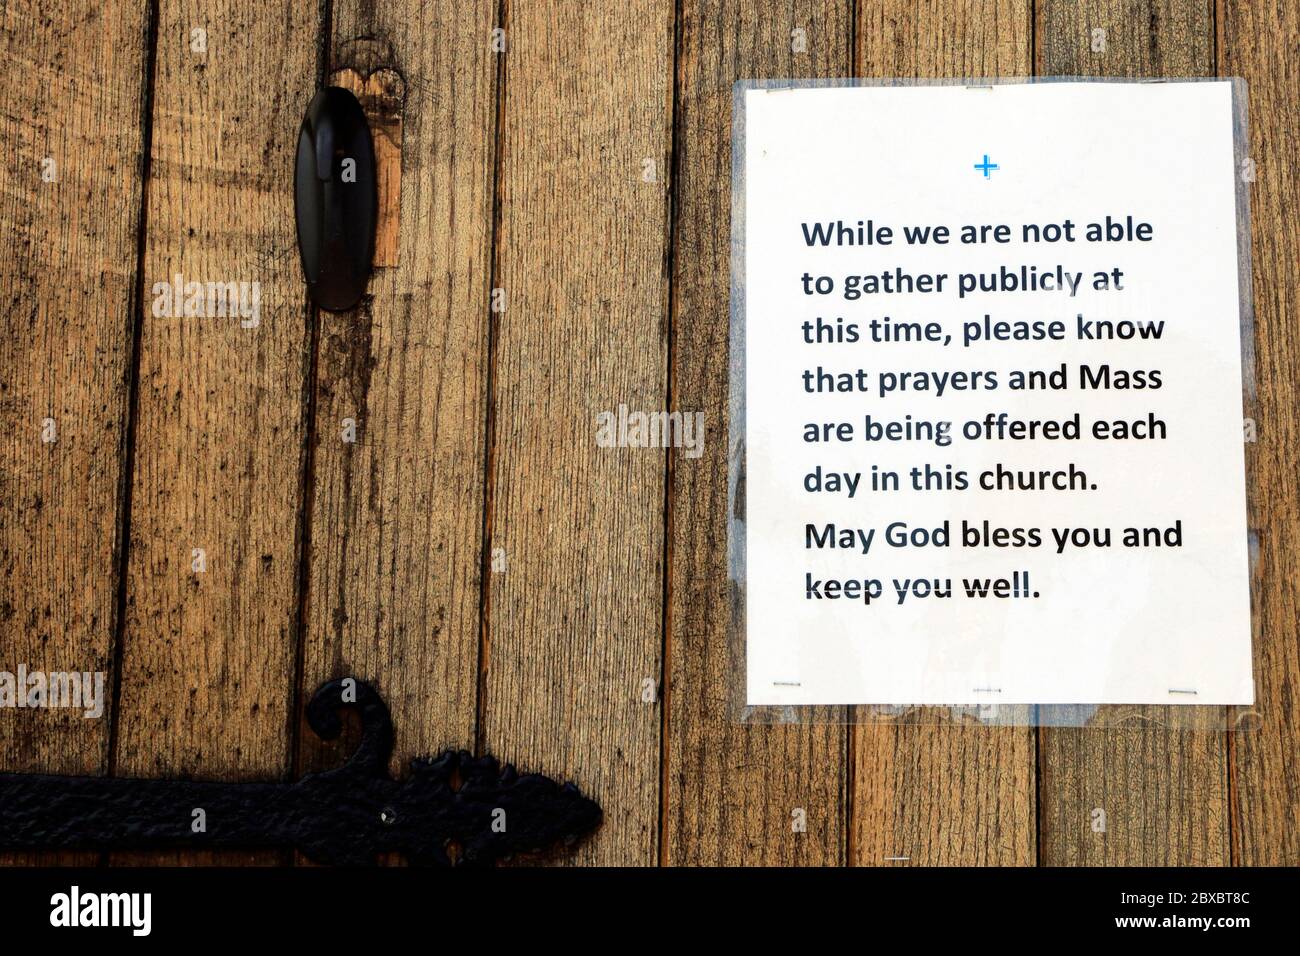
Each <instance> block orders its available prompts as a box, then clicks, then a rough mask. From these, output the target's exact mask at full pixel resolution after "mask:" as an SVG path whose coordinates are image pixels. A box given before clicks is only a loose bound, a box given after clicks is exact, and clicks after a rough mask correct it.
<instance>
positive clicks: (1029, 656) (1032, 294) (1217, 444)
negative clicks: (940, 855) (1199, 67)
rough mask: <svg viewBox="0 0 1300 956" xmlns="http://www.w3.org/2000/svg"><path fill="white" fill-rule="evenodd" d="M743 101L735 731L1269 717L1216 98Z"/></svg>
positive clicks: (915, 91)
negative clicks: (897, 715) (1050, 710)
mask: <svg viewBox="0 0 1300 956" xmlns="http://www.w3.org/2000/svg"><path fill="white" fill-rule="evenodd" d="M742 95H743V97H744V110H745V115H744V117H743V119H744V154H743V160H742V162H743V174H744V185H743V190H744V192H743V203H744V205H743V242H744V250H743V254H744V263H743V273H742V274H743V283H744V285H743V295H744V342H745V348H744V361H745V390H744V401H745V415H744V427H745V455H746V482H745V488H744V495H745V509H746V531H745V536H746V548H745V569H746V582H745V595H746V597H745V602H746V627H747V637H746V667H747V674H746V683H747V695H746V697H747V701H748V703H749V704H752V705H785V704H868V703H871V704H972V703H979V704H987V703H998V704H1032V703H1037V704H1085V703H1095V704H1101V703H1133V704H1138V703H1150V704H1249V703H1252V702H1253V700H1254V689H1253V682H1252V678H1251V648H1250V592H1249V580H1248V557H1247V529H1246V495H1245V472H1244V447H1243V418H1242V374H1241V342H1240V330H1239V293H1238V249H1237V239H1236V207H1235V199H1234V190H1235V183H1236V176H1237V175H1238V171H1237V170H1236V169H1235V168H1234V157H1233V131H1232V117H1233V114H1232V99H1231V98H1232V88H1231V85H1230V83H1228V82H1172V83H1164V84H1114V83H1104V84H1103V83H1083V82H1069V83H1050V84H1024V85H1005V86H995V87H993V88H984V89H974V88H966V87H963V86H928V87H927V86H913V87H864V88H821V89H809V88H805V89H767V90H765V89H749V90H745V91H744V92H743V94H742ZM738 221H739V220H738Z"/></svg>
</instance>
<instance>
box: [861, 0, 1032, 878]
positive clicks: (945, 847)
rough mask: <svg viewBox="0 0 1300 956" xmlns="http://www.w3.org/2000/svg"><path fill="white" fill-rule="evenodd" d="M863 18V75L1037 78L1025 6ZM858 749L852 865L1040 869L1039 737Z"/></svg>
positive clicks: (941, 4)
mask: <svg viewBox="0 0 1300 956" xmlns="http://www.w3.org/2000/svg"><path fill="white" fill-rule="evenodd" d="M858 18H859V19H858V29H857V40H858V51H857V60H856V62H857V72H858V74H859V75H862V76H878V77H970V78H975V77H993V76H1007V75H1010V76H1023V75H1025V74H1027V73H1028V72H1029V70H1030V65H1031V63H1030V23H1031V19H1030V6H1029V4H1028V2H1026V0H987V2H983V3H965V2H952V0H927V2H924V3H920V4H917V3H906V2H901V0H899V2H894V0H891V2H887V3H867V4H860V5H859V7H858ZM975 95H979V94H975ZM851 749H852V753H853V759H852V801H853V802H852V807H853V815H852V819H851V821H850V835H849V837H850V847H851V852H850V862H851V863H853V864H854V865H858V866H895V865H903V864H906V865H912V866H916V865H958V864H960V865H1013V864H1028V863H1033V862H1034V858H1035V852H1036V849H1035V842H1036V841H1035V826H1034V787H1035V777H1034V732H1033V730H1032V729H1031V728H1027V727H1011V726H1007V727H957V726H952V725H950V724H949V723H948V722H947V720H946V717H945V716H943V715H942V714H939V713H935V714H932V715H928V716H922V717H919V718H916V719H915V720H913V721H910V722H904V723H899V724H880V723H862V724H859V725H857V726H856V727H854V728H853V736H852V748H851Z"/></svg>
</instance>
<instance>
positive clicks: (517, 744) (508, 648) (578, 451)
mask: <svg viewBox="0 0 1300 956" xmlns="http://www.w3.org/2000/svg"><path fill="white" fill-rule="evenodd" d="M506 30H507V34H508V41H507V42H508V50H509V52H508V53H507V54H506V57H507V60H506V66H505V80H504V82H505V87H504V94H503V101H502V110H503V113H502V116H501V134H500V135H501V159H500V171H499V177H500V195H501V207H500V226H499V230H498V235H497V252H496V255H497V273H498V274H497V278H496V283H495V284H496V285H497V286H498V287H500V288H501V289H503V290H504V295H505V297H506V298H505V303H506V308H505V311H503V312H500V313H496V314H494V315H493V324H494V342H495V345H494V349H493V362H494V372H493V389H492V392H493V394H492V410H493V423H492V434H493V436H494V446H493V450H492V452H491V496H490V499H489V509H490V515H491V519H490V527H489V531H490V546H491V547H492V548H493V549H494V550H495V549H502V550H501V551H500V552H498V555H499V562H498V566H499V567H501V566H504V570H501V571H499V572H494V573H492V574H491V575H489V577H488V581H487V586H488V588H489V590H490V599H489V602H488V606H487V621H486V624H487V629H486V633H485V640H484V659H483V667H484V674H483V678H482V683H483V687H482V693H483V700H482V726H481V736H482V742H483V744H484V745H485V748H486V749H487V750H490V751H491V752H493V753H495V754H497V755H498V756H500V757H501V758H503V759H508V760H511V761H514V762H516V763H519V764H521V765H523V766H527V767H528V769H531V770H539V771H542V772H545V773H548V774H550V775H552V776H555V777H561V778H564V779H569V780H573V781H575V782H577V783H578V784H579V785H580V786H582V787H583V789H584V790H586V791H587V792H589V793H591V794H592V795H593V796H594V797H595V798H596V799H597V800H599V801H600V802H601V803H602V805H603V806H604V808H605V823H604V825H603V826H602V827H601V829H600V831H599V832H598V833H597V834H596V836H595V837H594V839H593V840H591V841H589V842H587V843H586V844H584V846H583V847H582V848H581V849H580V850H579V852H577V853H576V854H575V855H574V857H573V859H574V860H576V861H579V862H588V863H592V862H599V863H609V864H613V863H620V864H648V863H652V862H654V861H655V859H656V856H657V854H656V847H657V837H658V832H657V831H658V816H659V756H660V751H659V747H660V736H659V725H660V709H659V706H658V701H657V697H658V693H657V686H658V684H659V682H660V681H661V679H662V660H661V658H662V636H663V635H662V631H663V621H662V604H663V590H664V580H663V573H664V567H663V546H664V452H663V451H662V450H660V449H650V448H617V447H616V448H602V447H599V446H598V445H597V443H596V438H597V415H598V414H599V413H601V412H609V411H616V410H617V408H618V406H619V405H620V404H625V405H627V406H628V408H630V409H639V410H649V411H655V410H660V411H662V410H663V409H664V407H665V403H666V398H667V394H666V393H667V388H666V385H667V368H666V366H667V330H668V282H667V275H666V269H667V259H668V256H667V251H668V246H667V236H668V202H667V186H666V183H667V172H668V168H669V155H670V129H669V122H670V121H669V116H670V105H671V103H670V101H671V95H672V37H673V4H672V3H669V2H666V0H629V2H626V3H621V4H617V5H614V6H609V5H604V4H582V5H578V4H565V5H559V6H550V7H547V6H544V5H540V4H517V5H516V4H510V5H509V15H508V22H507V23H506ZM646 161H649V164H647V162H646ZM647 173H652V174H653V175H652V176H651V177H650V180H649V181H647V179H646V178H643V177H646V175H647ZM647 681H649V682H652V683H651V684H649V685H647V684H646V682H647ZM646 687H650V688H651V689H652V691H654V693H653V695H652V699H651V701H650V702H643V693H644V691H645V688H646Z"/></svg>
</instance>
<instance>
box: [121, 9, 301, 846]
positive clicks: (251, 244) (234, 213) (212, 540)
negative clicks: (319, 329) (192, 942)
mask: <svg viewBox="0 0 1300 956" xmlns="http://www.w3.org/2000/svg"><path fill="white" fill-rule="evenodd" d="M195 29H201V30H206V47H207V50H206V53H200V52H196V51H195V49H194V48H193V45H194V37H195V35H194V34H193V32H192V31H194V30H195ZM318 35H319V24H318V22H317V11H316V8H315V5H303V4H299V3H291V2H288V0H282V2H276V3H271V4H259V5H257V6H252V5H249V4H246V3H242V2H235V0H212V2H208V3H203V4H194V3H180V2H176V0H164V2H162V3H161V4H160V9H159V19H158V44H157V53H156V59H157V66H156V78H155V82H154V94H153V125H152V131H153V132H152V145H153V148H152V159H151V172H150V178H149V181H148V183H147V186H146V188H147V203H148V206H147V208H148V222H147V230H146V232H147V234H146V236H145V258H144V281H145V289H146V292H147V293H148V292H150V291H151V290H152V287H153V285H154V284H155V283H159V282H167V281H169V280H170V279H171V277H172V276H174V275H175V274H181V275H183V276H184V277H185V279H186V281H199V282H209V281H214V282H216V281H219V282H240V281H242V282H249V283H251V282H254V281H256V282H258V283H260V290H261V303H260V321H259V322H258V323H257V324H256V326H253V325H252V322H253V320H252V318H251V316H250V317H249V318H240V317H230V316H226V317H202V316H198V317H180V318H174V317H165V316H164V317H158V316H155V315H154V314H153V313H152V309H151V306H152V305H153V304H154V303H153V302H151V301H146V302H144V303H142V306H143V308H144V310H145V311H144V314H143V316H142V320H141V321H142V332H141V342H140V359H139V386H138V387H139V397H138V413H137V424H136V430H135V435H136V442H135V467H134V475H133V476H132V481H133V485H132V507H131V514H130V542H129V544H130V550H129V552H128V565H127V569H126V574H127V604H126V621H125V632H124V635H123V648H122V686H121V708H120V715H119V722H118V735H117V753H116V765H115V770H116V772H117V773H119V774H122V775H132V774H134V775H142V776H164V775H177V774H191V775H194V776H202V777H215V778H221V779H249V778H268V779H269V778H276V777H283V776H285V775H287V773H288V772H289V769H290V755H289V733H288V728H289V710H290V705H291V701H292V700H293V696H294V680H293V676H294V675H293V671H294V664H295V650H294V645H295V640H296V634H295V633H294V631H295V628H294V622H295V615H296V613H297V600H296V582H297V577H298V574H297V567H296V539H297V532H298V524H299V520H298V519H299V511H300V507H301V505H302V500H301V485H302V475H301V470H302V463H303V457H304V454H303V453H304V448H305V443H304V434H305V431H304V430H305V424H306V415H305V412H306V406H307V403H306V401H305V397H306V385H307V367H308V360H309V348H308V343H309V341H310V337H309V335H308V331H309V326H308V316H309V313H308V311H307V309H306V294H305V286H304V284H303V281H302V276H301V269H300V266H299V262H298V253H297V246H296V238H295V231H294V216H293V196H292V182H293V172H292V170H293V156H294V149H295V146H296V143H297V134H298V127H299V124H300V123H301V120H302V114H303V111H304V110H305V109H306V106H307V103H308V102H309V100H310V98H311V96H312V94H313V93H314V91H315V87H316V85H317V82H318V80H317V59H318V57H317V43H318V40H319V36H318ZM149 297H150V296H147V298H149ZM245 326H249V327H245ZM195 549H202V550H203V552H204V560H205V561H206V571H204V572H201V573H196V571H195V570H194V567H195V562H196V560H197V558H196V556H195ZM236 858H238V859H250V860H254V859H255V860H259V861H265V860H269V859H272V857H270V856H269V855H266V854H262V855H250V856H248V857H234V858H231V859H236ZM150 859H154V858H152V857H150Z"/></svg>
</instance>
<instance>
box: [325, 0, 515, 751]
mask: <svg viewBox="0 0 1300 956" xmlns="http://www.w3.org/2000/svg"><path fill="white" fill-rule="evenodd" d="M495 17H496V4H495V3H494V2H479V3H477V4H465V3H462V4H456V5H454V6H453V5H442V6H438V7H433V8H430V7H428V6H427V5H425V4H423V3H418V2H416V0H410V2H406V3H388V4H383V5H381V6H378V7H372V6H371V5H370V4H364V3H355V2H350V0H348V2H344V0H339V2H336V3H335V5H334V11H333V17H332V29H333V39H332V42H331V51H332V52H331V58H330V60H331V62H330V69H331V71H338V70H341V69H343V70H350V71H355V72H354V73H353V75H354V76H356V75H359V76H362V77H365V76H369V77H370V80H371V82H372V85H373V81H374V79H375V77H378V76H380V75H381V74H382V75H384V76H385V77H386V78H387V79H386V85H387V86H388V87H389V94H388V96H387V99H388V100H390V102H389V103H388V105H387V106H386V107H384V111H385V112H386V113H388V114H389V117H390V118H389V119H388V120H387V121H386V122H384V123H382V124H375V123H372V129H373V130H374V131H375V135H376V138H377V139H380V140H382V139H383V138H385V136H386V135H387V134H386V132H385V130H386V129H393V128H396V129H399V130H400V131H401V154H400V156H398V157H396V161H395V162H392V163H390V164H388V165H387V166H385V165H382V164H381V177H382V176H383V175H384V174H385V173H391V174H394V175H400V176H401V177H402V178H403V179H404V182H402V183H401V204H400V210H398V209H394V210H391V212H392V213H393V214H395V215H396V216H397V221H394V222H386V221H385V220H384V219H383V217H382V216H381V221H380V227H379V232H380V233H381V234H384V233H388V234H391V235H392V236H393V237H394V242H393V243H392V259H391V262H390V266H391V267H388V268H378V269H376V271H375V273H374V275H373V276H372V277H371V281H370V290H369V295H368V297H367V298H366V300H364V301H363V304H362V305H361V307H359V308H358V309H356V310H354V311H352V312H350V313H347V314H329V313H322V314H321V316H320V322H321V329H320V344H319V355H318V359H317V379H316V427H315V447H314V476H315V492H314V499H313V502H312V514H311V535H310V557H311V560H310V577H309V588H310V591H309V609H308V614H307V625H306V631H305V635H304V650H303V665H304V675H305V676H304V682H303V685H304V691H305V693H304V695H303V698H304V699H306V698H307V697H309V696H310V692H311V690H312V689H313V688H315V687H316V686H317V685H318V684H320V683H321V682H322V681H324V680H327V679H329V678H332V677H336V676H340V675H343V674H355V675H357V676H359V677H364V678H366V679H368V680H371V681H373V682H374V683H375V684H376V685H377V686H378V687H379V689H380V690H381V692H382V693H383V694H384V696H385V698H386V699H387V701H388V705H389V708H390V709H391V711H392V713H393V719H394V721H395V723H396V725H397V748H398V749H397V751H396V752H395V754H394V758H393V762H394V768H393V769H394V772H401V770H402V768H403V767H404V765H405V764H406V763H407V762H408V761H409V759H410V758H411V757H414V756H420V755H427V754H431V753H437V752H438V751H440V750H442V749H444V748H446V747H464V748H468V749H472V748H473V746H474V731H475V722H476V707H475V698H476V694H477V673H478V645H479V617H480V614H479V609H480V604H479V602H480V586H479V578H480V571H481V563H482V562H481V557H482V538H483V500H484V454H485V447H484V434H485V430H486V421H487V412H486V384H487V355H488V341H487V330H488V318H487V316H488V297H489V292H490V286H491V226H492V180H493V165H492V164H493V154H494V148H495V106H496V103H495V95H496V75H497V56H496V55H495V54H494V53H492V51H491V49H490V47H489V43H490V33H491V30H492V28H493V26H495ZM417 21H418V22H419V23H420V28H419V29H411V25H412V24H413V23H415V22H417ZM360 37H365V38H367V39H365V40H360V39H357V38H360ZM399 86H400V88H401V89H403V90H404V93H405V95H404V100H405V102H404V104H403V103H402V102H401V100H402V97H401V96H399V95H398V94H397V88H398V87H399ZM384 148H387V147H384ZM390 185H396V184H390ZM382 192H383V189H382V186H381V193H382ZM377 263H378V260H377ZM349 421H350V422H351V423H352V424H351V426H349V424H348V423H349ZM350 428H351V429H354V430H355V435H354V436H353V435H352V434H351V433H350ZM349 438H354V440H348V439H349ZM303 740H304V745H305V747H304V752H305V753H307V754H309V755H311V754H313V753H315V743H316V741H315V738H314V737H312V736H311V734H310V731H308V732H307V733H306V736H305V737H304V738H303ZM331 749H332V750H333V751H335V752H334V753H332V754H331V755H330V756H329V758H328V759H325V761H324V762H325V763H326V764H327V765H332V764H333V763H335V762H336V761H337V760H338V759H340V758H341V756H342V755H341V754H339V753H337V752H336V751H337V748H331ZM319 757H320V755H317V756H309V757H308V759H306V760H305V761H304V762H303V763H304V766H305V767H308V768H310V767H316V766H319V765H320V763H321V759H318V758H319Z"/></svg>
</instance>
